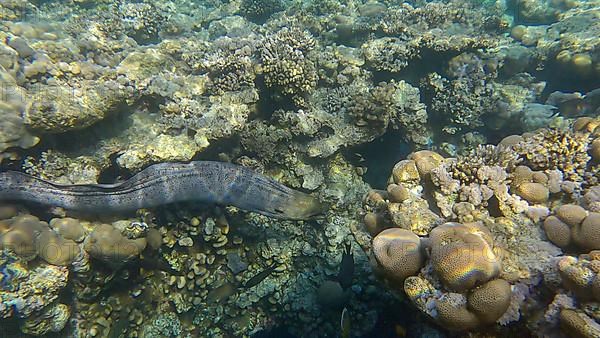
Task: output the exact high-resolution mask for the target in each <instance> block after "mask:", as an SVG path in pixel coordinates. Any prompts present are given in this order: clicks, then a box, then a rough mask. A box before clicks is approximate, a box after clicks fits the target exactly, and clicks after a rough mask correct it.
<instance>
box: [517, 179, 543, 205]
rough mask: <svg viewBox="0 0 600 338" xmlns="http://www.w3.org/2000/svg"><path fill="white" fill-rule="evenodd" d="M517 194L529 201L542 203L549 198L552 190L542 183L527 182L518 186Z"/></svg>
mask: <svg viewBox="0 0 600 338" xmlns="http://www.w3.org/2000/svg"><path fill="white" fill-rule="evenodd" d="M517 195H519V196H521V197H522V198H523V199H524V200H526V201H527V202H529V203H533V204H540V203H544V202H546V201H547V200H548V198H549V197H550V191H549V190H548V188H547V187H546V186H545V185H543V184H541V183H535V182H525V183H523V184H521V185H519V186H518V187H517Z"/></svg>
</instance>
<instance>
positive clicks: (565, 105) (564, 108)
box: [558, 98, 593, 117]
mask: <svg viewBox="0 0 600 338" xmlns="http://www.w3.org/2000/svg"><path fill="white" fill-rule="evenodd" d="M558 110H559V111H560V113H561V114H562V115H563V116H565V117H579V116H585V115H589V114H591V113H592V112H593V107H592V105H591V104H590V103H589V102H587V101H586V100H584V99H581V98H576V99H571V100H567V101H564V102H561V103H560V104H559V105H558Z"/></svg>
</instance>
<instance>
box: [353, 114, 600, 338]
mask: <svg viewBox="0 0 600 338" xmlns="http://www.w3.org/2000/svg"><path fill="white" fill-rule="evenodd" d="M597 121H598V119H597V118H596V119H589V118H582V119H580V120H577V121H576V123H575V124H574V126H573V127H571V128H567V129H544V130H540V131H537V132H536V133H532V134H528V135H523V136H510V137H508V138H506V139H505V140H503V141H502V142H500V144H499V145H498V146H491V145H488V146H485V147H483V146H482V147H480V148H478V149H477V150H475V151H473V152H471V153H470V154H469V156H464V157H458V158H449V159H445V158H443V157H442V156H440V155H438V154H437V153H434V152H431V151H420V152H415V153H413V154H411V155H409V157H408V158H409V159H408V160H403V161H400V162H399V163H398V164H396V166H395V167H394V169H393V171H392V175H391V177H390V180H389V184H388V187H387V190H386V191H373V192H371V193H370V194H369V196H368V197H367V199H366V204H365V208H366V211H367V213H366V215H365V218H364V224H365V230H364V231H368V232H369V233H370V234H371V236H372V241H371V244H370V245H369V247H371V248H372V249H370V251H371V252H372V253H371V255H372V258H373V259H372V261H373V263H374V264H375V268H376V269H377V270H382V271H383V273H382V274H381V275H382V277H383V278H384V279H385V281H386V282H387V283H386V284H387V285H388V287H390V288H392V289H394V290H400V292H404V293H405V294H406V295H407V296H408V298H409V299H410V300H411V301H412V302H413V303H414V304H415V305H416V306H417V308H419V309H420V310H421V311H423V312H424V313H426V314H428V315H429V316H431V317H433V318H434V319H435V320H436V321H437V322H438V323H440V324H441V325H442V326H444V327H445V328H447V329H449V330H453V331H454V330H456V331H464V330H473V329H477V328H481V327H482V326H485V325H490V324H494V323H496V324H501V325H502V326H500V325H497V326H496V330H497V331H498V332H499V334H501V333H500V332H503V330H504V329H503V326H504V325H506V324H508V323H511V322H514V321H516V320H518V319H519V318H521V319H523V320H525V321H526V322H527V325H529V326H531V327H540V326H544V325H547V326H549V327H554V328H559V327H561V328H562V329H563V330H566V331H564V332H565V333H566V334H567V335H570V334H571V333H573V332H575V333H577V334H578V335H580V336H595V335H596V334H597V333H598V332H600V331H598V327H599V326H598V325H599V324H598V323H597V321H596V317H595V316H594V315H593V314H591V313H590V312H588V310H589V309H591V308H593V307H594V306H597V305H591V304H589V303H586V302H590V301H597V300H595V298H594V297H596V293H597V292H596V291H597V290H596V289H595V287H596V284H597V283H596V279H597V278H596V274H597V271H596V270H597V269H596V264H595V263H594V262H593V260H594V259H596V256H598V255H597V253H596V252H597V251H595V250H597V249H598V236H597V233H598V231H597V226H598V224H599V223H598V220H600V218H599V217H598V215H599V214H598V213H597V212H594V211H589V210H586V209H585V208H587V207H589V206H592V205H594V203H595V202H594V201H595V200H596V199H597V198H596V197H597V196H596V195H595V191H596V190H597V187H596V186H595V185H593V186H590V185H588V184H587V183H586V182H585V181H584V177H586V175H587V174H588V172H589V171H592V172H593V171H595V170H596V169H595V166H594V163H593V161H592V160H591V158H590V156H588V155H587V151H588V150H591V149H592V144H593V140H594V139H595V133H596V131H595V130H596V129H597V127H596V126H597V124H596V123H597ZM559 144H560V145H561V146H560V147H559V146H558V145H559ZM544 147H546V148H547V149H548V151H550V152H554V153H553V155H552V156H543V157H542V156H541V155H539V156H538V154H537V153H539V152H540V151H542V149H545V148H544ZM515 150H516V152H515ZM563 154H564V155H563ZM542 158H543V160H542ZM549 161H551V163H550V162H549ZM583 196H586V197H585V198H584V197H583ZM415 201H422V202H421V203H419V204H417V203H415ZM430 203H433V204H430ZM398 204H400V207H398V206H396V205H398ZM411 204H413V205H418V207H419V208H421V210H422V212H421V213H420V215H423V216H422V217H423V218H421V219H418V220H414V221H409V222H405V223H402V222H398V221H397V220H396V217H394V210H396V209H399V208H407V207H408V205H411ZM551 210H552V211H551ZM438 212H439V213H441V215H442V216H437V218H438V219H443V220H444V221H446V223H444V224H440V221H437V222H433V223H431V221H430V219H431V217H430V216H429V214H430V213H438ZM403 214H404V215H406V212H403ZM422 219H424V220H425V221H424V222H423V221H422ZM419 221H421V223H426V224H429V226H427V227H423V226H422V225H420V224H419ZM384 228H388V229H386V230H383V231H381V229H384ZM417 235H419V236H417ZM551 243H552V244H551ZM555 245H556V246H555ZM392 248H397V249H392ZM531 250H534V251H535V255H531V252H530V251H531ZM571 252H583V253H588V252H589V254H583V255H581V256H579V258H578V257H577V256H571V255H570V253H571ZM398 267H402V268H403V269H398ZM560 281H562V286H563V287H564V289H563V288H562V287H561V282H560ZM544 287H547V288H550V289H551V290H553V291H554V292H555V293H556V294H557V295H560V294H564V293H565V292H566V297H575V299H572V300H570V301H569V302H568V303H569V304H571V305H568V306H567V305H565V304H562V303H560V304H558V303H557V304H555V305H552V306H555V307H556V308H553V307H548V308H546V309H545V306H546V305H545V304H547V303H546V300H544V297H547V295H545V294H544V292H543V291H541V290H542V289H544ZM525 297H528V298H529V299H530V301H529V302H530V303H531V302H532V301H533V302H537V305H535V306H533V307H531V306H530V305H531V304H530V305H525V303H524V302H523V300H524V299H525ZM557 297H558V296H557ZM555 302H556V299H555ZM535 308H538V310H534V309H535ZM538 311H547V313H546V315H545V318H546V319H545V320H540V319H538V318H537V317H536V315H535V313H536V312H538ZM550 311H553V312H552V313H554V314H553V315H550V314H549V313H550ZM544 332H546V331H545V330H544Z"/></svg>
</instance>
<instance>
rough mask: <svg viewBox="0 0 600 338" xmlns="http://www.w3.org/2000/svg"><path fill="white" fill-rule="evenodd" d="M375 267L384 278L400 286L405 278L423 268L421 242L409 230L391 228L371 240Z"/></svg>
mask: <svg viewBox="0 0 600 338" xmlns="http://www.w3.org/2000/svg"><path fill="white" fill-rule="evenodd" d="M373 257H374V259H375V266H376V267H377V268H378V269H380V271H381V273H382V274H383V276H385V278H387V279H389V280H390V281H392V282H393V283H399V284H398V285H399V286H402V283H403V282H404V279H406V277H408V276H411V275H415V274H416V273H417V272H418V271H419V270H420V269H421V267H422V266H423V262H424V255H423V252H422V247H421V240H420V239H419V237H418V236H417V235H415V234H413V233H412V232H411V231H409V230H405V229H399V228H391V229H386V230H384V231H382V232H380V233H379V234H378V235H377V236H375V238H373Z"/></svg>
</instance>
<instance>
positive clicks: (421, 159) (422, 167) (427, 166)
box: [409, 150, 444, 177]
mask: <svg viewBox="0 0 600 338" xmlns="http://www.w3.org/2000/svg"><path fill="white" fill-rule="evenodd" d="M409 158H410V159H412V160H413V161H415V164H416V166H417V169H418V170H419V174H420V175H421V177H426V176H427V175H429V173H430V172H431V170H433V169H434V168H436V167H437V166H439V165H440V164H442V162H443V161H444V157H443V156H442V155H440V154H438V153H436V152H434V151H431V150H421V151H417V152H414V153H412V154H410V155H409Z"/></svg>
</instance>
